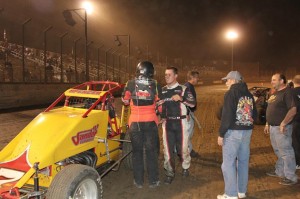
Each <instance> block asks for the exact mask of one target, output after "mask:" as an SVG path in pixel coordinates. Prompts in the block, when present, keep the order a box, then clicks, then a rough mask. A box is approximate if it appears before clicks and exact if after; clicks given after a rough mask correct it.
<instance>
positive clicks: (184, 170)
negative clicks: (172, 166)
mask: <svg viewBox="0 0 300 199" xmlns="http://www.w3.org/2000/svg"><path fill="white" fill-rule="evenodd" d="M189 175H190V172H189V170H188V169H183V170H182V176H183V177H188V176H189Z"/></svg>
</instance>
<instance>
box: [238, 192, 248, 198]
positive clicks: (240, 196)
mask: <svg viewBox="0 0 300 199" xmlns="http://www.w3.org/2000/svg"><path fill="white" fill-rule="evenodd" d="M238 196H239V198H246V194H245V193H238Z"/></svg>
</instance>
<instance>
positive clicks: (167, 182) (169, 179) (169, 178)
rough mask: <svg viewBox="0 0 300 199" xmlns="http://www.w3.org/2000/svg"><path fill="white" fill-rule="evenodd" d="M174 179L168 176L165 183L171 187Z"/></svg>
mask: <svg viewBox="0 0 300 199" xmlns="http://www.w3.org/2000/svg"><path fill="white" fill-rule="evenodd" d="M173 179H174V177H171V176H166V178H165V181H164V183H165V184H167V185H169V184H171V183H172V181H173Z"/></svg>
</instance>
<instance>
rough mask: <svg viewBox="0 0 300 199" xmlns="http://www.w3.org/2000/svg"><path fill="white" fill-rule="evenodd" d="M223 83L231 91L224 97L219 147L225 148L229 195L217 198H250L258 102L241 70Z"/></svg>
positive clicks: (224, 167) (229, 76)
mask: <svg viewBox="0 0 300 199" xmlns="http://www.w3.org/2000/svg"><path fill="white" fill-rule="evenodd" d="M222 80H225V81H226V86H227V87H228V88H229V90H228V91H227V92H226V93H225V96H224V105H223V110H222V116H221V126H220V129H219V137H218V145H220V146H222V155H223V163H222V173H223V177H224V183H225V192H224V194H223V195H218V196H217V198H218V199H237V198H238V197H239V198H246V192H247V186H248V172H249V157H250V140H251V135H252V130H253V122H254V120H255V117H256V115H257V113H256V107H255V100H254V98H253V96H252V94H251V93H250V92H249V90H248V87H247V84H246V83H245V82H243V78H242V75H241V74H240V73H239V72H238V71H231V72H230V73H228V74H227V76H226V77H224V78H222Z"/></svg>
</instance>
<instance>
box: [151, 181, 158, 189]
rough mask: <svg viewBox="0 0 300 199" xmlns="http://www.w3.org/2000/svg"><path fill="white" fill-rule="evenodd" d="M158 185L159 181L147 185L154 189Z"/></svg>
mask: <svg viewBox="0 0 300 199" xmlns="http://www.w3.org/2000/svg"><path fill="white" fill-rule="evenodd" d="M159 185H160V181H156V182H152V183H150V184H149V188H156V187H158V186H159Z"/></svg>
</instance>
